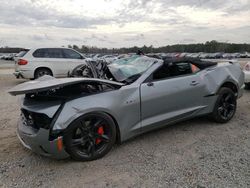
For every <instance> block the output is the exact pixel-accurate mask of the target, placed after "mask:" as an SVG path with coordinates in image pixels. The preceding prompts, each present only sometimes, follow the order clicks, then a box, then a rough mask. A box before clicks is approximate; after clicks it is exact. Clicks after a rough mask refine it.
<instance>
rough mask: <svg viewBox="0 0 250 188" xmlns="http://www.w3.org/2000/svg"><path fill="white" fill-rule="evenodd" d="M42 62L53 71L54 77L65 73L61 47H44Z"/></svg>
mask: <svg viewBox="0 0 250 188" xmlns="http://www.w3.org/2000/svg"><path fill="white" fill-rule="evenodd" d="M41 50H43V51H44V54H43V58H42V60H41V61H43V64H44V66H45V67H48V68H50V69H51V71H52V72H53V76H54V77H63V76H65V75H67V74H66V73H65V72H66V70H65V65H66V61H65V59H64V57H63V53H62V50H61V48H44V49H41Z"/></svg>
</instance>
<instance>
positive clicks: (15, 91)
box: [8, 75, 124, 95]
mask: <svg viewBox="0 0 250 188" xmlns="http://www.w3.org/2000/svg"><path fill="white" fill-rule="evenodd" d="M83 82H86V83H87V82H99V83H107V84H111V85H116V86H123V85H124V84H122V83H119V82H114V81H110V80H103V79H97V78H59V79H57V78H54V77H51V76H47V75H46V76H43V77H41V78H39V79H37V80H33V81H29V82H25V83H22V84H19V85H17V86H15V87H13V88H12V89H10V90H9V91H8V92H9V93H10V94H11V95H22V94H28V93H37V92H42V91H47V90H50V89H54V88H59V87H64V86H69V85H73V84H77V83H83Z"/></svg>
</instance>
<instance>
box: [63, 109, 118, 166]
mask: <svg viewBox="0 0 250 188" xmlns="http://www.w3.org/2000/svg"><path fill="white" fill-rule="evenodd" d="M115 139H116V127H115V123H114V121H113V119H112V118H111V117H110V116H108V115H107V114H105V113H91V114H87V115H85V116H82V117H80V118H78V119H77V120H76V121H74V122H73V123H72V124H71V125H70V126H69V129H68V130H67V131H66V133H65V136H64V144H65V147H66V151H67V152H68V153H69V154H70V156H71V157H72V158H73V159H75V160H80V161H91V160H95V159H99V158H101V157H103V156H104V155H106V154H107V153H108V152H109V151H110V150H111V148H112V146H113V145H114V143H115Z"/></svg>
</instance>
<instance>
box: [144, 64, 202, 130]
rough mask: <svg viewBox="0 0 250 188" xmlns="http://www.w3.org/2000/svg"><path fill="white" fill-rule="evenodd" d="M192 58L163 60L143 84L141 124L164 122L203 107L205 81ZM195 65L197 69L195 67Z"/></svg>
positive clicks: (177, 118)
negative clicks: (165, 62) (163, 62)
mask: <svg viewBox="0 0 250 188" xmlns="http://www.w3.org/2000/svg"><path fill="white" fill-rule="evenodd" d="M192 66H193V65H192V64H190V63H189V62H178V63H174V64H171V63H169V64H163V66H162V67H160V68H159V69H158V70H156V71H155V72H154V73H153V74H152V75H151V76H150V77H149V78H148V79H147V80H146V81H145V83H143V84H141V120H142V122H141V126H142V128H143V129H145V130H149V129H153V128H156V127H159V126H164V125H166V123H171V122H174V121H177V120H180V119H183V118H186V117H190V116H192V114H193V113H195V112H196V111H198V110H200V109H202V108H204V106H203V103H204V100H203V98H204V95H205V89H204V88H205V84H204V82H203V80H202V78H201V76H200V72H199V69H198V68H197V67H192ZM193 68H194V69H193Z"/></svg>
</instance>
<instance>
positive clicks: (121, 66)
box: [108, 55, 157, 81]
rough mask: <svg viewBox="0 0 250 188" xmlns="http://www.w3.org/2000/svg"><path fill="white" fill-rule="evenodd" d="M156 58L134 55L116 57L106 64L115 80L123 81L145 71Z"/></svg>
mask: <svg viewBox="0 0 250 188" xmlns="http://www.w3.org/2000/svg"><path fill="white" fill-rule="evenodd" d="M156 61H157V59H154V58H149V57H146V56H139V55H135V56H132V57H129V58H123V59H118V60H116V61H114V62H113V63H111V64H110V65H108V67H109V70H110V72H111V73H112V75H113V76H114V77H115V79H116V80H117V81H125V80H127V79H129V78H131V77H134V76H136V77H137V78H138V77H139V76H140V75H141V74H142V73H143V72H145V71H146V70H147V69H148V68H149V67H150V66H151V65H152V64H153V63H154V62H156Z"/></svg>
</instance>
